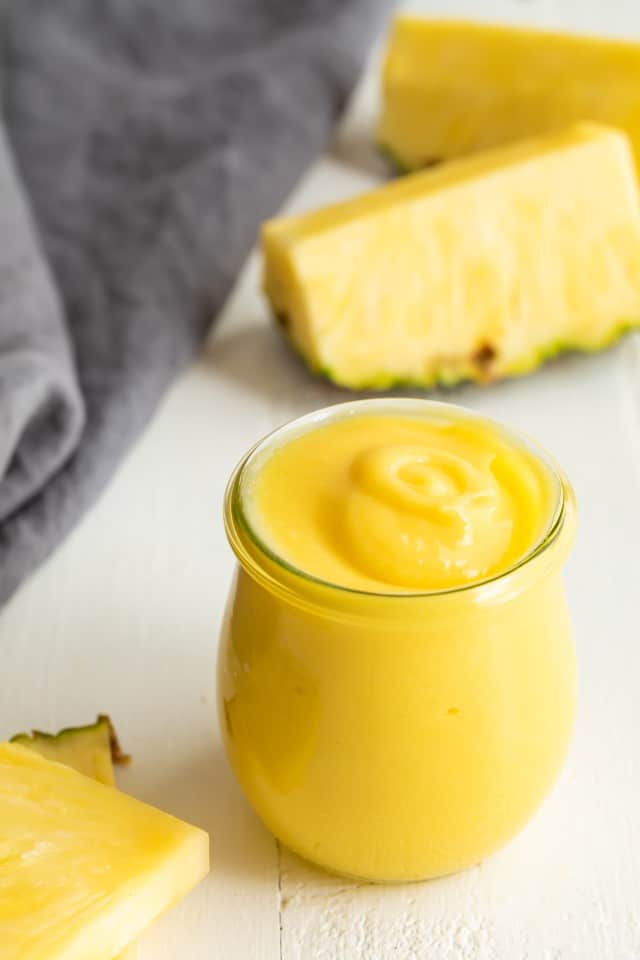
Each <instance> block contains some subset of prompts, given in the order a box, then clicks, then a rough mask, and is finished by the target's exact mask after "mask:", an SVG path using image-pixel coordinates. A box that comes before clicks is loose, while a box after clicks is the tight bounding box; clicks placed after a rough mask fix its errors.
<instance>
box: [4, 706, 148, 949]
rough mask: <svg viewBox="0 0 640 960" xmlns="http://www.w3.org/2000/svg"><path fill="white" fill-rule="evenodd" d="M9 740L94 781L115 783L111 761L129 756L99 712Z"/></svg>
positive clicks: (125, 760) (122, 761) (126, 759)
mask: <svg viewBox="0 0 640 960" xmlns="http://www.w3.org/2000/svg"><path fill="white" fill-rule="evenodd" d="M11 743H18V744H20V745H21V746H23V747H26V748H27V749H29V750H33V751H34V752H35V753H37V754H39V755H40V756H41V757H45V758H46V759H47V760H55V761H56V762H57V763H63V764H65V766H67V767H72V768H73V769H74V770H77V771H78V773H83V774H85V776H87V777H93V779H94V780H97V781H98V783H104V784H106V785H107V786H114V785H115V776H114V769H113V767H114V764H127V763H129V761H130V757H128V756H127V754H125V753H123V752H122V750H121V748H120V742H119V740H118V736H117V734H116V731H115V728H114V726H113V723H112V722H111V718H110V717H108V716H107V715H106V714H100V715H99V716H98V718H97V719H96V722H95V723H92V724H87V725H86V726H83V727H67V728H66V729H64V730H60V731H59V732H58V733H45V732H43V731H42V730H33V731H32V732H31V733H30V734H29V733H17V734H16V735H15V736H14V737H12V738H11ZM137 956H138V945H137V944H136V943H132V944H130V945H129V946H128V947H126V948H125V949H124V950H123V951H122V952H121V953H119V954H118V956H117V957H116V958H114V960H136V958H137Z"/></svg>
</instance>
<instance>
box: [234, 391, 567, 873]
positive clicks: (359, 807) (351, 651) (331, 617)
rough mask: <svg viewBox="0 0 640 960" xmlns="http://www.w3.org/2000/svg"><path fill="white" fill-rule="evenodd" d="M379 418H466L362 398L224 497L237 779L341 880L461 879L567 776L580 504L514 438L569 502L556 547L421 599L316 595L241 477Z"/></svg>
mask: <svg viewBox="0 0 640 960" xmlns="http://www.w3.org/2000/svg"><path fill="white" fill-rule="evenodd" d="M365 407H366V410H371V411H373V412H376V413H383V414H394V413H395V414H402V415H405V414H407V413H408V412H411V413H412V414H413V415H415V414H418V415H419V414H420V413H421V412H424V413H425V414H426V415H431V414H432V413H433V412H434V410H436V408H437V410H438V412H439V413H440V414H441V413H442V411H445V412H446V411H447V410H451V411H452V412H453V413H455V415H456V417H458V418H459V417H460V415H461V411H460V408H458V407H449V406H448V405H446V404H433V403H431V402H429V401H417V400H388V401H387V400H382V401H379V400H376V401H372V400H368V401H359V402H357V403H355V404H343V405H340V406H337V407H332V408H329V409H327V410H322V411H319V412H317V413H315V414H311V415H310V416H308V417H303V418H301V419H300V420H297V421H294V422H293V423H292V424H289V425H287V426H285V427H283V428H282V429H280V430H278V431H276V432H275V433H274V434H271V436H269V437H267V438H266V439H265V440H263V441H262V442H261V443H260V444H258V445H257V446H256V447H254V448H253V450H251V451H250V452H249V453H248V454H247V456H246V457H245V458H244V459H243V461H242V462H241V463H240V464H239V466H238V467H237V469H236V471H235V473H234V475H233V477H232V478H231V481H230V483H229V486H228V489H227V494H226V500H225V524H226V530H227V535H228V538H229V541H230V544H231V546H232V548H233V550H234V552H235V554H236V557H237V559H238V567H237V571H236V574H235V577H234V581H233V585H232V588H231V595H230V598H229V602H228V607H227V613H226V617H225V622H224V627H223V632H222V638H221V645H220V651H219V662H218V684H219V690H218V703H219V707H220V721H221V725H222V729H223V735H224V741H225V746H226V750H227V753H228V756H229V759H230V762H231V764H232V767H233V769H234V771H235V773H236V776H237V778H238V780H239V782H240V784H241V786H242V788H243V790H244V793H245V794H246V796H247V798H248V800H249V801H250V803H251V804H252V806H253V807H254V809H255V810H256V811H257V813H258V815H259V816H260V817H261V819H262V820H263V821H264V823H265V824H266V825H267V827H268V828H269V829H270V830H271V831H272V832H273V833H274V834H275V836H276V837H277V838H278V839H279V840H281V841H282V842H283V843H284V844H285V845H286V846H288V847H290V848H291V849H292V850H294V851H295V852H296V853H298V854H300V855H301V856H303V857H305V858H307V859H309V860H311V861H313V862H315V863H317V864H319V865H321V866H323V867H325V868H327V869H329V870H332V871H335V872H338V873H341V874H345V875H349V876H352V877H358V878H363V879H367V880H373V881H380V882H400V881H408V880H417V879H424V878H428V877H435V876H440V875H443V874H447V873H451V872H453V871H456V870H460V869H461V868H463V867H466V866H468V865H470V864H474V863H477V862H478V861H479V860H481V859H482V858H483V857H485V856H486V855H487V854H490V853H491V852H492V851H494V850H495V849H497V848H498V847H500V846H501V845H502V844H504V843H505V842H506V841H508V840H509V839H510V838H511V837H512V836H513V835H514V834H515V833H516V832H517V831H518V830H519V829H520V828H521V827H522V826H523V825H524V824H525V823H526V822H527V820H528V819H529V818H530V816H531V815H532V814H533V812H534V811H535V809H536V808H537V807H538V805H539V804H540V802H541V801H542V799H543V797H544V796H545V794H546V793H547V791H548V789H549V787H550V786H551V784H552V783H553V781H554V779H555V778H556V776H557V774H558V772H559V770H560V768H561V766H562V763H563V760H564V757H565V753H566V750H567V746H568V743H569V739H570V735H571V729H572V725H573V717H574V709H575V697H576V667H575V654H574V648H573V643H572V638H571V631H570V625H569V619H568V615H567V608H566V602H565V594H564V588H563V583H562V578H561V568H562V565H563V562H564V560H565V558H566V556H567V553H568V551H569V548H570V546H571V543H572V540H573V536H574V530H575V503H574V497H573V493H572V490H571V487H570V485H569V484H568V482H567V481H566V479H565V478H564V476H563V475H562V473H561V472H560V471H559V470H558V468H557V466H556V465H555V464H554V463H553V462H552V461H551V460H550V459H549V458H548V457H547V456H546V454H544V453H543V452H542V451H541V450H539V449H538V448H537V447H536V446H534V445H533V444H531V443H530V442H529V441H527V440H525V439H523V438H522V437H517V436H516V435H513V434H511V435H512V436H513V438H514V442H517V443H519V444H524V445H525V446H526V447H527V448H528V450H529V451H530V452H532V453H533V454H534V455H535V456H537V457H539V458H541V459H542V460H543V461H544V462H545V463H546V465H547V466H548V468H549V470H550V471H552V473H553V476H554V478H555V486H556V488H557V502H556V504H555V509H554V512H553V517H552V520H551V522H550V525H549V528H548V530H547V531H546V533H545V535H544V537H543V539H542V540H541V541H540V542H538V543H536V544H535V545H534V546H533V547H532V549H531V551H530V552H529V553H528V554H527V555H526V556H525V557H524V558H523V559H522V560H520V561H519V562H518V563H517V564H515V565H514V566H513V567H512V568H511V569H509V570H507V571H506V572H505V573H503V574H501V575H499V576H496V577H494V578H493V579H490V580H486V581H483V582H480V583H475V584H472V585H467V586H461V587H455V588H450V589H447V590H441V591H430V592H424V593H408V594H398V593H393V594H381V593H367V592H364V591H358V590H352V589H347V588H344V587H339V586H336V585H333V584H329V583H325V582H322V581H320V580H317V579H315V578H313V577H311V576H309V575H307V574H304V573H302V572H301V571H299V570H296V569H294V568H293V567H292V566H290V565H289V564H287V563H286V562H285V561H283V560H282V559H281V558H279V557H277V556H275V555H274V554H273V553H272V552H271V551H270V550H269V549H268V547H267V546H265V545H264V544H263V543H261V541H260V539H259V537H258V536H257V535H256V533H255V531H253V530H252V529H251V527H250V525H249V524H248V522H247V517H246V511H245V510H244V508H243V497H242V478H243V471H244V470H245V469H246V468H247V464H249V463H251V462H252V458H254V457H256V456H262V455H264V454H265V453H268V451H269V450H270V449H273V448H274V447H275V446H276V445H279V444H281V443H283V442H286V440H287V439H288V438H291V437H292V436H295V435H296V434H297V433H300V432H301V431H302V430H308V429H313V428H314V427H315V426H318V425H320V424H323V423H326V422H327V421H328V420H329V419H331V418H334V417H339V416H348V415H352V414H353V413H354V412H360V413H362V412H366V411H365ZM356 408H357V409H356ZM462 413H463V415H464V416H469V417H474V416H475V415H474V414H471V413H467V412H465V411H462ZM507 434H509V432H508V431H507Z"/></svg>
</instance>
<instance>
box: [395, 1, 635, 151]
mask: <svg viewBox="0 0 640 960" xmlns="http://www.w3.org/2000/svg"><path fill="white" fill-rule="evenodd" d="M582 120H591V121H596V122H601V123H606V124H611V125H612V126H617V127H621V128H623V129H624V130H625V131H626V132H627V133H628V135H629V137H630V139H631V141H632V145H633V147H634V149H635V151H636V156H637V157H640V43H638V42H629V41H622V40H606V39H602V38H599V37H598V38H597V37H588V36H572V35H571V34H559V33H547V32H541V31H536V30H525V29H517V28H514V27H506V26H496V25H489V24H481V23H469V22H466V21H455V20H445V21H438V20H421V19H418V18H415V17H407V16H403V17H398V18H397V19H396V21H395V23H394V26H393V29H392V33H391V38H390V41H389V45H388V49H387V54H386V58H385V64H384V71H383V110H382V116H381V119H380V124H379V128H378V140H379V142H380V144H381V146H382V147H383V149H385V150H386V152H387V153H389V154H390V156H391V157H392V159H393V160H394V161H395V162H396V163H397V164H398V166H400V167H401V168H402V169H405V170H415V169H416V168H418V167H422V166H425V165H426V164H428V163H432V162H434V161H437V160H444V159H447V158H450V157H456V156H460V155H461V154H465V153H470V152H473V151H475V150H481V149H484V148H487V147H494V146H497V145H499V144H503V143H506V142H509V141H512V140H517V139H518V138H520V137H528V136H535V135H537V134H541V133H547V132H549V131H553V130H558V129H561V128H562V127H565V126H567V125H568V124H571V123H575V122H576V121H582Z"/></svg>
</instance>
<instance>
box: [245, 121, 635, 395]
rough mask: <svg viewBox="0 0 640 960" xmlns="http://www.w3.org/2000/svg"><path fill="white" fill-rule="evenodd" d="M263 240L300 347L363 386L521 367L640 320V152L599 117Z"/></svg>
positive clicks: (421, 177) (274, 289) (438, 171)
mask: <svg viewBox="0 0 640 960" xmlns="http://www.w3.org/2000/svg"><path fill="white" fill-rule="evenodd" d="M262 244H263V252H264V288H265V292H266V294H267V297H268V299H269V300H270V302H271V304H272V307H273V310H274V312H275V314H276V315H277V316H278V317H279V318H280V320H281V321H282V323H283V324H284V326H285V329H286V331H287V333H288V335H289V337H290V339H291V340H292V342H293V344H294V346H295V347H296V349H297V350H298V351H299V352H300V353H301V354H302V355H303V356H304V358H305V359H306V360H307V362H308V364H309V365H310V366H311V367H312V368H313V369H314V370H316V371H319V372H322V373H324V374H326V375H327V376H329V377H330V378H331V379H332V380H334V381H335V382H337V383H339V384H341V385H343V386H347V387H351V388H354V389H359V388H386V387H390V386H393V385H396V384H410V385H414V386H421V387H428V386H432V385H434V384H437V383H442V384H445V385H446V384H452V383H456V382H458V381H460V380H465V379H470V380H476V381H480V382H485V381H488V380H493V379H496V378H500V377H506V376H513V375H518V374H521V373H525V372H527V371H529V370H531V369H533V368H534V367H536V366H537V365H539V364H540V363H541V362H542V361H543V360H544V359H545V358H547V357H548V356H551V355H553V354H555V353H558V352H559V351H561V350H563V349H568V348H574V349H582V350H595V349H598V348H600V347H602V346H605V345H606V344H608V343H610V342H611V341H612V340H613V339H615V337H617V336H618V335H619V334H620V333H621V332H622V331H624V330H626V329H628V328H630V327H634V326H638V325H639V324H640V201H639V195H638V186H637V183H636V178H635V170H634V165H633V160H632V155H631V151H630V149H629V145H628V141H627V139H626V137H625V136H624V134H621V133H619V132H617V131H615V130H611V129H608V128H605V127H600V126H596V125H593V124H579V125H577V126H575V127H572V128H570V129H568V130H565V131H563V132H562V133H556V134H551V135H547V136H545V137H540V138H538V139H533V140H530V141H523V142H520V143H518V144H512V145H510V146H507V147H502V148H500V149H496V150H494V151H485V152H484V153H482V154H477V155H475V156H473V157H468V158H465V159H463V160H459V161H454V162H451V163H448V164H444V165H442V166H440V167H437V168H434V169H433V170H426V171H423V172H421V173H416V174H412V175H409V176H406V177H402V178H401V179H399V180H396V181H394V182H393V183H390V184H388V185H385V186H383V187H381V188H379V189H377V190H374V191H372V192H370V193H367V194H363V195H361V196H359V197H356V198H355V199H352V200H348V201H347V202H345V203H341V204H337V205H335V206H332V207H328V208H325V209H322V210H318V211H315V212H312V213H308V214H303V215H302V216H297V217H285V218H281V219H276V220H273V221H271V222H268V223H267V224H266V225H265V226H264V228H263V233H262Z"/></svg>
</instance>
